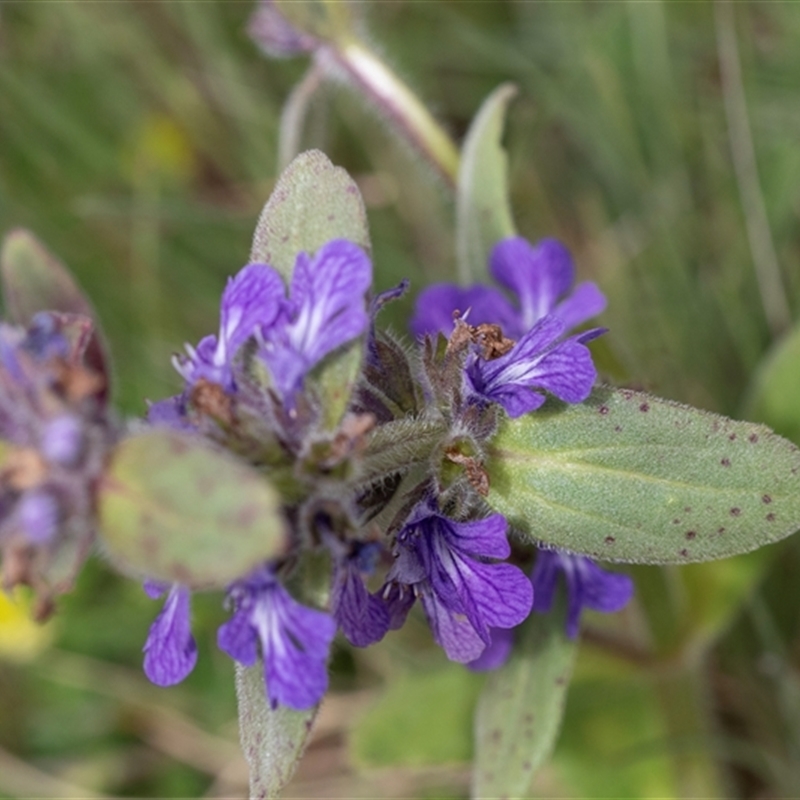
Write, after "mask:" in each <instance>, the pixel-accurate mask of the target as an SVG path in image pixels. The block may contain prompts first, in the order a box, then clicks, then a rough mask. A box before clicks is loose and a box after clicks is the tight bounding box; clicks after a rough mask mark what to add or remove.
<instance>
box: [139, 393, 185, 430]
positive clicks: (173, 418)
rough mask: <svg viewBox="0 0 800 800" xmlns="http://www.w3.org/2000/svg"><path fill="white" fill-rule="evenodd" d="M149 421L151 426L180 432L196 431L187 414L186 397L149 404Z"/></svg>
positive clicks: (180, 396)
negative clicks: (160, 426) (159, 426)
mask: <svg viewBox="0 0 800 800" xmlns="http://www.w3.org/2000/svg"><path fill="white" fill-rule="evenodd" d="M147 421H148V422H149V423H150V424H151V425H164V426H165V427H167V428H172V429H173V430H178V431H194V430H196V429H195V426H194V425H192V423H191V422H189V419H188V417H187V414H186V396H185V395H184V394H177V395H175V396H174V397H167V398H165V399H164V400H158V401H156V402H155V403H148V406H147Z"/></svg>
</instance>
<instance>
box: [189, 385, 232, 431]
mask: <svg viewBox="0 0 800 800" xmlns="http://www.w3.org/2000/svg"><path fill="white" fill-rule="evenodd" d="M190 401H191V404H192V406H194V408H196V409H197V410H198V411H199V412H200V413H201V414H205V415H207V416H209V417H211V418H212V419H215V420H217V422H220V423H222V424H223V425H233V423H234V421H235V416H234V413H233V401H232V400H231V398H230V396H229V395H227V394H225V390H224V389H223V388H222V387H221V386H220V385H219V384H218V383H213V382H212V381H209V380H207V379H206V378H200V379H198V381H197V382H196V383H195V385H194V386H193V387H192V394H191V398H190Z"/></svg>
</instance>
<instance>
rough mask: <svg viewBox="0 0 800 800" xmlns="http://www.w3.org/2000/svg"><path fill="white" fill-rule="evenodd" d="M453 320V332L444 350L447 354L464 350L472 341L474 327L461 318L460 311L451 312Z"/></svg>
mask: <svg viewBox="0 0 800 800" xmlns="http://www.w3.org/2000/svg"><path fill="white" fill-rule="evenodd" d="M453 322H454V323H455V328H453V332H452V333H451V334H450V338H449V339H448V340H447V350H446V351H445V352H446V353H447V355H451V354H452V353H460V352H462V351H464V350H465V349H466V348H467V346H468V345H469V344H471V343H472V341H473V333H472V332H473V330H474V329H473V327H472V326H471V325H467V323H466V322H464V321H463V320H462V319H461V312H460V311H454V312H453Z"/></svg>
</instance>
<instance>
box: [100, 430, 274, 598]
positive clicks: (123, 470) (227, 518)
mask: <svg viewBox="0 0 800 800" xmlns="http://www.w3.org/2000/svg"><path fill="white" fill-rule="evenodd" d="M99 517H100V527H101V540H102V543H103V544H104V546H105V547H104V549H105V551H106V552H107V554H108V556H109V557H110V558H111V560H112V561H113V562H115V563H116V564H117V565H118V566H119V567H120V568H121V569H123V570H125V571H130V572H133V573H135V574H137V575H139V576H145V577H148V578H152V579H155V580H160V581H164V582H166V583H173V582H176V583H181V584H183V585H185V586H189V587H191V588H194V589H207V588H213V587H219V588H221V587H224V586H226V585H227V584H229V583H230V582H231V581H233V580H235V579H236V578H240V577H242V576H243V575H246V574H247V573H248V572H250V571H251V570H252V569H254V568H255V567H256V566H258V565H259V564H260V563H261V562H263V561H265V560H267V559H269V558H274V557H275V556H277V555H280V554H281V553H283V552H284V550H285V548H286V543H287V534H286V529H285V525H284V521H283V518H282V516H281V513H280V498H279V497H278V495H277V493H276V492H275V491H274V489H273V488H272V486H271V485H270V484H269V483H268V482H267V480H266V479H265V478H264V477H263V476H262V475H260V474H259V473H258V472H256V471H255V470H253V469H251V468H250V467H248V466H246V465H244V464H243V463H242V462H240V461H237V460H236V459H234V458H233V457H231V456H229V455H228V454H226V453H223V452H220V451H218V450H216V449H215V448H213V447H211V446H210V445H209V444H207V443H206V442H204V441H202V440H200V439H196V438H193V437H191V436H188V435H186V434H182V433H178V432H177V431H170V430H166V429H159V430H153V431H149V432H147V433H144V434H140V435H137V436H132V437H130V438H128V439H125V440H123V441H122V442H120V444H119V445H117V447H116V449H115V450H114V453H113V454H112V458H111V463H110V465H109V467H108V469H107V471H106V473H105V474H104V476H103V480H102V483H101V486H100V494H99Z"/></svg>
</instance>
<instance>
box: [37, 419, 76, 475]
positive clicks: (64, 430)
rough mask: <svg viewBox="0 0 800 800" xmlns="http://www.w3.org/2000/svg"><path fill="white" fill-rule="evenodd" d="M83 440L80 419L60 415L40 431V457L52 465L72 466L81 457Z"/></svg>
mask: <svg viewBox="0 0 800 800" xmlns="http://www.w3.org/2000/svg"><path fill="white" fill-rule="evenodd" d="M83 439H84V431H83V429H82V426H81V421H80V419H79V418H78V417H76V416H74V415H72V414H62V415H61V416H58V417H56V418H55V419H53V420H51V421H50V422H48V423H47V425H45V427H44V430H43V431H42V445H41V447H42V455H43V456H44V457H45V458H46V459H47V460H48V461H52V462H53V463H54V464H61V465H63V466H65V467H70V466H73V465H74V464H76V463H77V461H78V460H79V459H80V457H81V454H82V451H83V444H84V442H83Z"/></svg>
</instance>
